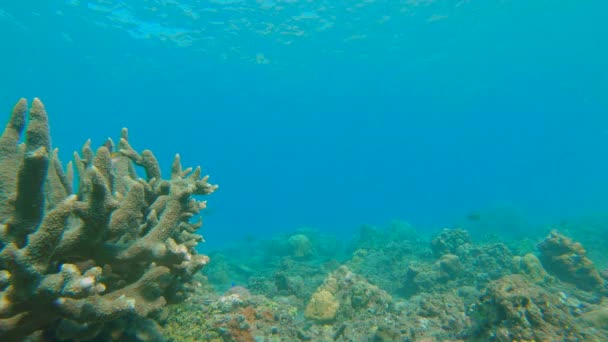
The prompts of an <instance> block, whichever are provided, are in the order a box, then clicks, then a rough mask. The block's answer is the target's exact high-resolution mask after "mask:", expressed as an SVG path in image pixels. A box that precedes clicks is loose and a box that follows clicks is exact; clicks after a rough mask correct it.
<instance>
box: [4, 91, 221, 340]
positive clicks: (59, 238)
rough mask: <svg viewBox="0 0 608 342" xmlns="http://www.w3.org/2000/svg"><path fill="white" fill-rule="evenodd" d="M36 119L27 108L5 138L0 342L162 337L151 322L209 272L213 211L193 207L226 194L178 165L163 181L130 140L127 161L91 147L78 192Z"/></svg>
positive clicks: (38, 105)
mask: <svg viewBox="0 0 608 342" xmlns="http://www.w3.org/2000/svg"><path fill="white" fill-rule="evenodd" d="M27 115H28V110H27V102H26V100H25V99H21V100H20V101H19V102H18V103H17V105H16V106H15V108H14V109H13V112H12V115H11V118H10V120H9V122H8V124H7V126H6V129H5V131H4V133H3V134H2V136H1V137H0V339H1V340H3V341H18V340H23V339H26V338H27V337H28V336H29V335H31V334H33V333H35V332H36V331H38V332H37V333H36V334H39V333H40V331H42V332H43V333H44V334H45V335H46V336H53V335H55V337H57V338H60V339H76V340H87V339H92V338H98V339H100V340H109V339H110V338H111V336H123V338H126V336H127V335H128V334H130V333H131V332H132V333H134V334H137V335H138V336H143V335H148V336H157V333H156V332H154V331H149V332H148V333H145V332H144V331H142V329H143V330H145V329H156V327H157V324H156V323H155V322H153V321H151V319H152V318H158V317H161V316H158V313H159V312H160V311H161V310H162V309H163V307H165V306H166V304H167V303H169V302H174V301H179V300H181V299H183V298H185V297H186V295H187V294H188V293H189V292H190V291H191V289H192V288H193V285H194V283H193V282H192V276H193V275H194V274H196V272H198V271H199V270H200V269H201V268H202V267H203V266H204V265H206V264H207V262H208V261H209V258H208V257H207V256H205V255H200V254H198V253H197V252H196V250H195V246H196V245H197V244H198V242H200V241H202V237H201V236H200V235H198V234H196V231H197V229H198V228H199V227H200V226H201V222H200V221H199V222H194V223H192V222H190V218H192V217H193V216H195V215H197V214H198V213H199V212H200V210H201V209H204V208H205V202H200V201H198V200H196V199H195V198H194V196H196V195H208V194H211V193H212V192H214V191H215V189H216V188H217V186H215V185H211V184H209V183H208V182H207V180H208V177H207V176H205V177H201V169H200V168H196V169H194V170H192V169H190V168H189V169H185V170H183V169H182V165H181V163H180V158H179V156H176V157H175V159H174V161H173V165H172V169H171V178H170V179H168V180H164V179H162V178H161V171H160V166H159V164H158V162H157V160H156V158H155V157H154V155H153V154H152V152H151V151H149V150H145V151H143V152H142V153H138V152H136V151H135V150H134V149H133V148H132V147H131V145H130V144H129V142H128V133H127V130H126V129H123V131H122V136H121V139H120V142H119V144H118V146H117V148H116V150H114V143H113V142H112V141H111V140H108V141H107V142H106V143H105V144H103V145H102V146H101V147H99V148H98V149H97V150H96V151H94V150H93V148H92V147H91V143H90V141H89V142H87V143H85V145H84V146H83V148H82V153H81V155H79V154H77V153H75V154H74V159H75V160H74V166H75V168H76V170H77V172H78V177H77V178H76V179H77V182H78V184H77V185H78V186H74V184H73V182H74V179H75V177H74V175H73V172H72V164H68V167H67V170H64V168H63V166H62V164H61V162H60V161H59V159H58V157H57V151H56V150H54V151H53V150H51V143H50V141H51V139H50V134H49V125H48V117H47V114H46V111H45V109H44V106H43V104H42V102H41V101H40V100H38V99H34V101H33V102H32V106H31V108H30V110H29V122H28V124H27V125H26V124H25V123H26V116H27ZM24 129H26V132H25V137H24V143H20V139H21V136H22V133H23V130H24ZM136 167H140V168H142V169H143V171H144V172H145V174H146V179H141V178H139V177H138V176H137V173H136V171H135V169H136ZM75 189H77V190H75ZM126 321H128V322H129V323H128V324H123V323H124V322H126ZM134 327H138V328H137V329H133V328H134ZM132 337H133V338H134V336H132Z"/></svg>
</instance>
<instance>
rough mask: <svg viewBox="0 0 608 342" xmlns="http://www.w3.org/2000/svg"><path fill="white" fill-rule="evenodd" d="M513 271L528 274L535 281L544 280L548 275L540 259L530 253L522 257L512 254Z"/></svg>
mask: <svg viewBox="0 0 608 342" xmlns="http://www.w3.org/2000/svg"><path fill="white" fill-rule="evenodd" d="M513 271H514V272H515V273H521V274H524V275H526V276H528V277H529V278H530V280H532V281H533V282H535V283H541V282H544V281H546V280H547V279H548V277H549V274H547V271H545V269H544V268H543V265H542V264H541V262H540V260H539V259H538V258H537V257H536V255H534V254H532V253H528V254H526V255H524V256H523V257H522V256H519V255H518V256H514V257H513Z"/></svg>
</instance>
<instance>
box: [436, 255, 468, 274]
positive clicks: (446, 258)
mask: <svg viewBox="0 0 608 342" xmlns="http://www.w3.org/2000/svg"><path fill="white" fill-rule="evenodd" d="M438 263H439V269H441V271H442V272H443V273H444V274H445V275H446V276H447V277H448V278H450V279H454V278H456V277H457V276H458V275H459V274H460V273H461V272H462V271H463V266H462V263H461V262H460V258H459V257H458V256H457V255H454V254H444V255H443V256H441V258H440V259H439V262H438Z"/></svg>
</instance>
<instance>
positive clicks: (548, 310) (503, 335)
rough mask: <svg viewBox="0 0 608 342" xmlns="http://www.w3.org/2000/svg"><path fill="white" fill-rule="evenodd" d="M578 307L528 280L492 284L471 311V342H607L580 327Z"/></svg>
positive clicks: (511, 278)
mask: <svg viewBox="0 0 608 342" xmlns="http://www.w3.org/2000/svg"><path fill="white" fill-rule="evenodd" d="M576 306H578V305H576ZM576 306H575V305H574V304H570V303H569V302H568V301H567V300H565V299H564V295H563V294H560V293H558V292H554V291H550V290H548V289H545V288H543V287H541V286H539V285H537V284H533V283H531V282H530V280H529V279H528V278H526V277H524V276H521V275H507V276H505V277H503V278H501V279H498V280H496V281H494V282H492V283H491V284H490V285H489V286H488V288H487V289H486V290H485V293H484V294H483V295H482V296H481V297H480V299H479V301H478V302H477V303H476V304H475V305H473V306H472V307H471V308H470V310H469V316H470V317H471V318H472V319H473V322H474V327H473V328H472V329H471V332H470V336H471V341H533V340H534V341H602V340H605V337H606V336H601V335H598V334H599V332H597V331H591V330H588V329H584V328H581V327H579V326H578V325H577V323H576V321H575V319H574V317H573V316H572V314H571V312H572V311H574V310H576V309H577V307H576Z"/></svg>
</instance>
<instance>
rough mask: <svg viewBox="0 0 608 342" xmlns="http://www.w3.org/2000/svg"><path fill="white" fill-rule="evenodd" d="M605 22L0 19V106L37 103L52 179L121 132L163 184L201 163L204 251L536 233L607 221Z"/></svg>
mask: <svg viewBox="0 0 608 342" xmlns="http://www.w3.org/2000/svg"><path fill="white" fill-rule="evenodd" d="M607 10H608V4H606V3H605V2H603V1H591V2H580V1H578V2H576V1H562V2H557V3H556V2H551V1H541V0H536V1H520V0H501V1H494V0H492V1H479V0H468V1H467V0H462V1H448V0H405V1H380V0H377V1H374V0H361V1H346V0H340V1H296V0H292V1H262V0H259V1H238V0H233V1H220V0H215V1H213V0H212V1H194V0H168V1H162V0H157V1H153V0H150V1H141V0H140V1H114V0H97V1H92V0H91V1H85V0H66V1H58V0H55V1H2V2H1V3H0V32H1V35H0V37H1V38H0V40H1V42H2V50H1V51H2V53H1V54H0V75H2V82H1V83H0V106H1V107H2V108H5V111H6V110H8V109H9V108H11V106H12V105H13V104H14V102H15V101H16V100H17V99H18V98H19V97H28V98H33V97H40V98H41V99H42V100H43V101H44V102H45V104H46V107H47V109H48V112H49V113H50V120H51V130H52V134H53V145H54V146H58V147H60V155H61V157H62V159H63V160H64V162H66V161H67V160H69V159H70V158H71V153H72V151H73V150H76V149H79V148H80V146H81V145H82V143H83V142H84V141H85V140H86V139H88V138H91V139H93V143H94V144H101V143H102V142H103V141H104V139H105V138H106V137H108V136H111V137H115V138H116V137H117V136H118V135H119V132H120V129H121V128H122V127H123V126H124V127H128V128H129V129H130V132H131V137H132V140H133V142H134V145H135V146H137V147H139V148H150V149H152V150H153V151H154V152H155V154H156V156H157V157H158V158H159V160H160V161H161V163H162V165H163V166H164V167H165V170H167V168H168V167H169V165H170V161H171V158H172V156H173V154H175V153H180V154H181V156H182V160H183V162H184V164H185V165H193V166H194V165H202V167H203V169H204V171H205V172H206V173H208V174H210V175H211V177H212V178H211V179H212V180H213V181H214V182H215V183H218V184H219V185H220V190H219V191H218V192H217V193H216V194H214V195H213V196H212V197H210V198H209V199H208V200H209V210H208V213H207V214H206V222H205V227H204V230H203V232H204V235H205V236H206V239H207V241H208V242H207V245H208V246H214V245H221V244H222V243H225V242H228V241H231V240H233V239H235V238H240V237H243V236H248V235H254V236H260V237H263V236H271V235H272V234H274V233H277V232H284V231H290V230H293V229H296V228H299V227H315V228H318V229H320V230H322V231H324V232H334V233H338V234H342V233H348V232H351V231H355V230H356V229H358V227H359V226H360V225H361V224H373V225H376V224H377V225H381V224H386V223H387V222H389V221H390V220H392V219H396V218H399V219H404V220H407V221H408V222H410V223H412V224H413V225H415V226H417V227H419V229H423V230H427V229H428V230H431V231H432V230H438V229H440V228H442V227H449V226H452V225H454V224H455V222H458V221H459V220H462V219H464V218H466V217H467V215H469V214H470V213H471V212H474V213H478V212H482V213H485V212H494V211H499V212H503V213H504V215H507V216H513V217H515V216H516V218H514V219H517V220H522V221H524V222H525V223H522V225H523V226H525V225H527V224H553V223H557V222H560V221H562V220H564V219H568V218H571V217H577V216H580V215H587V214H598V213H599V214H601V213H605V212H606V209H608V202H607V201H606V193H608V176H607V175H608V157H607V156H608V154H607V151H608V115H607V114H608V96H607V95H606V94H608V63H607V61H608V45H606V42H605V40H606V39H605V37H606V36H607V35H608V25H607V24H606V23H605V20H604V14H605V13H606V11H607ZM523 230H524V231H525V228H524V229H523ZM498 231H499V232H500V227H499V228H498ZM507 233H510V232H507Z"/></svg>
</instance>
